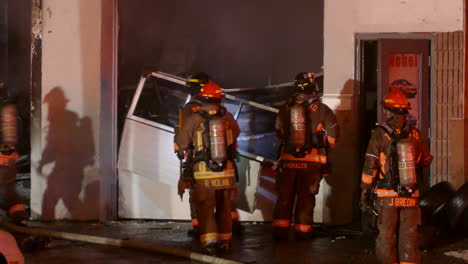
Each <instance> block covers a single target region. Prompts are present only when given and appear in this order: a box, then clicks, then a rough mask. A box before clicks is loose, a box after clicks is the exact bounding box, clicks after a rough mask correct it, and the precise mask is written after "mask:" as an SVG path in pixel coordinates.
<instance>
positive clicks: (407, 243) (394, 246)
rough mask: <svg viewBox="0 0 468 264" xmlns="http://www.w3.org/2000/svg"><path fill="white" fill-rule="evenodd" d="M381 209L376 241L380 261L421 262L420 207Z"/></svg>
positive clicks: (384, 262)
mask: <svg viewBox="0 0 468 264" xmlns="http://www.w3.org/2000/svg"><path fill="white" fill-rule="evenodd" d="M379 211H380V214H379V218H378V222H377V227H378V229H379V235H378V237H377V241H376V255H377V259H378V260H379V263H382V264H387V263H388V264H394V263H405V264H413V263H414V264H419V263H420V259H419V248H418V246H419V245H418V224H419V222H420V211H419V208H418V207H408V208H394V207H381V208H380V210H379ZM397 228H398V229H397ZM397 232H398V234H397Z"/></svg>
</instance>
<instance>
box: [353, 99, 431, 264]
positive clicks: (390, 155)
mask: <svg viewBox="0 0 468 264" xmlns="http://www.w3.org/2000/svg"><path fill="white" fill-rule="evenodd" d="M383 107H384V109H385V111H386V113H387V116H389V118H388V119H387V121H386V122H385V123H384V124H379V125H377V127H376V128H375V130H374V131H373V133H372V136H371V139H370V141H369V145H368V147H367V152H366V156H365V162H364V168H363V172H362V177H361V181H362V182H361V188H362V194H361V203H362V205H363V206H362V207H363V208H365V207H369V206H374V209H375V210H376V211H377V212H378V214H379V215H378V222H377V227H378V230H379V234H378V237H377V241H376V254H377V258H378V260H379V262H380V263H389V264H390V263H391V264H393V263H408V264H409V263H420V259H419V250H418V230H417V229H418V224H419V223H420V211H419V208H418V199H419V190H418V183H419V182H420V177H421V175H418V174H417V172H418V171H420V170H418V167H421V168H423V167H427V166H429V165H430V164H431V162H432V156H431V154H430V153H429V146H428V144H427V142H426V139H423V138H421V133H420V132H419V130H418V129H417V128H416V127H414V126H412V125H411V124H409V123H408V122H407V121H406V115H407V114H408V110H409V109H410V105H409V103H408V99H407V98H406V96H405V95H404V94H403V93H401V92H399V91H395V92H391V93H389V94H388V95H387V96H386V97H385V99H384V102H383ZM371 192H372V193H371ZM369 195H375V196H376V198H375V199H374V203H375V204H374V205H367V204H366V202H367V201H369V199H368V196H369ZM397 228H398V229H397ZM397 240H398V241H397Z"/></svg>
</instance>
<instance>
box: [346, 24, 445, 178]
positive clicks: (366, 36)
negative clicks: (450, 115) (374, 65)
mask: <svg viewBox="0 0 468 264" xmlns="http://www.w3.org/2000/svg"><path fill="white" fill-rule="evenodd" d="M379 39H415V40H429V41H430V42H431V48H430V51H429V56H430V57H429V67H430V69H429V78H430V80H429V105H430V115H429V122H428V125H429V131H428V138H429V139H430V138H431V134H432V133H431V128H432V127H434V124H433V120H434V116H435V114H436V113H435V109H434V107H432V106H433V105H434V98H433V97H432V96H431V94H433V92H434V86H435V82H434V78H433V76H434V67H432V65H433V58H434V54H435V44H436V43H435V41H436V39H435V33H356V34H355V53H354V54H355V57H354V67H355V71H354V79H355V80H356V85H357V100H360V99H361V82H362V81H363V80H362V78H361V76H362V71H363V69H362V67H361V56H362V55H363V54H362V52H361V48H362V47H361V41H362V40H375V41H377V40H379ZM379 60H380V58H379ZM377 82H378V83H381V78H380V76H378V80H377ZM358 105H360V103H358ZM360 118H361V117H359V119H360ZM429 148H430V149H433V146H432V140H429ZM433 177H434V175H433V172H432V170H429V180H428V182H429V183H430V182H432V179H433Z"/></svg>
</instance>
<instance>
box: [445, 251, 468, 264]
mask: <svg viewBox="0 0 468 264" xmlns="http://www.w3.org/2000/svg"><path fill="white" fill-rule="evenodd" d="M444 254H445V255H446V256H450V257H454V258H459V259H463V260H465V261H468V250H458V251H449V252H445V253H444Z"/></svg>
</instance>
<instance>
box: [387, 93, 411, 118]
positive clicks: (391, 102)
mask: <svg viewBox="0 0 468 264" xmlns="http://www.w3.org/2000/svg"><path fill="white" fill-rule="evenodd" d="M383 105H384V107H385V108H387V109H388V110H389V111H392V112H398V113H405V112H407V110H409V109H411V106H410V104H409V102H408V98H407V97H406V95H404V94H403V93H402V92H400V91H393V92H390V93H389V94H387V96H385V99H384V102H383Z"/></svg>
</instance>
